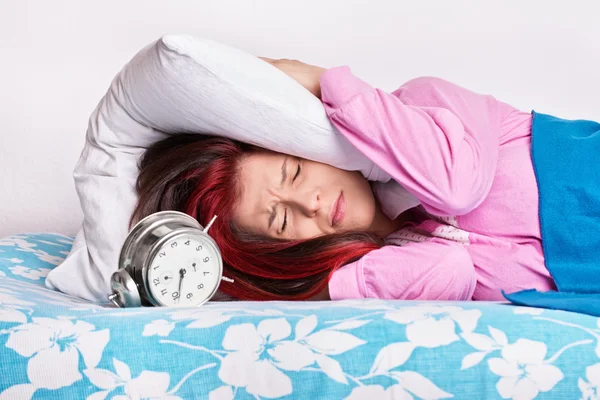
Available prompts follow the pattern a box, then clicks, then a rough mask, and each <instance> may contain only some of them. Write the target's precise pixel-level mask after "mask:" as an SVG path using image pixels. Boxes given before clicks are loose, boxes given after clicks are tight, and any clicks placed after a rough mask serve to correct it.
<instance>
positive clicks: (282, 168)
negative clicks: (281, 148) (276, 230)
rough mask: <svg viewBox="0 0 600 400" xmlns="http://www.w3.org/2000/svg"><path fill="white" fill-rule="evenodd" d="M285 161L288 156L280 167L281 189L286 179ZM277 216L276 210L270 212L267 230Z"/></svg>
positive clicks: (286, 157)
mask: <svg viewBox="0 0 600 400" xmlns="http://www.w3.org/2000/svg"><path fill="white" fill-rule="evenodd" d="M287 159H288V156H285V158H284V159H283V165H282V166H281V183H280V185H281V187H283V184H284V183H285V180H286V179H287ZM276 216H277V208H274V209H273V211H272V212H271V215H270V216H269V228H268V229H271V225H273V221H274V220H275V217H276Z"/></svg>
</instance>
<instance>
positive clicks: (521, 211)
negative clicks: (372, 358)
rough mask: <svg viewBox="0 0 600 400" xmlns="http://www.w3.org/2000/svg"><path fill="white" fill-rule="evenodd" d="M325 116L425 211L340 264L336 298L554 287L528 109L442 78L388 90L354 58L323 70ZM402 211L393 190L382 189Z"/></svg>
mask: <svg viewBox="0 0 600 400" xmlns="http://www.w3.org/2000/svg"><path fill="white" fill-rule="evenodd" d="M321 93H322V101H323V104H324V106H325V109H326V112H327V115H328V116H329V118H330V120H331V121H332V123H333V124H334V125H335V126H336V127H337V128H338V129H339V130H340V131H341V133H342V134H343V135H344V136H345V137H346V138H347V139H348V140H350V142H352V143H353V144H354V146H356V147H357V148H358V149H359V150H360V151H361V152H362V153H364V154H365V155H366V156H367V157H369V158H370V159H371V160H372V161H374V162H375V163H376V164H377V165H378V166H379V167H381V168H382V169H383V170H385V171H386V172H387V173H389V174H390V175H391V176H392V177H393V179H395V180H396V181H397V182H398V183H400V184H401V185H402V186H404V187H405V188H406V190H408V191H409V192H410V193H411V194H413V195H414V196H415V197H416V198H417V199H418V200H419V201H420V202H421V205H422V208H424V210H425V211H426V212H427V213H428V218H426V219H425V220H424V221H421V222H419V223H417V224H412V225H410V224H409V225H404V226H403V227H402V228H401V229H399V230H398V231H396V232H395V233H393V234H392V235H390V236H389V237H388V238H386V245H385V246H384V247H382V248H381V249H378V250H375V251H372V252H370V253H368V254H367V255H366V256H364V257H362V258H361V259H360V260H358V261H356V262H353V263H351V264H348V265H345V266H343V267H342V268H340V269H338V270H337V271H335V272H334V273H333V275H332V277H331V279H330V281H329V294H330V297H331V299H332V300H337V299H347V298H363V297H371V298H384V299H407V300H413V299H422V300H471V299H473V300H505V299H504V297H503V296H502V293H501V290H504V291H505V292H506V293H512V292H515V291H519V290H522V289H538V290H540V291H547V290H556V287H555V285H554V283H553V280H552V278H551V276H550V273H549V272H548V270H547V269H546V267H545V265H544V256H543V252H542V246H541V236H540V226H539V220H538V191H537V184H536V179H535V175H534V171H533V165H532V160H531V155H530V150H531V121H532V116H531V114H530V113H528V112H523V111H520V110H517V109H515V108H514V107H512V106H510V105H508V104H506V103H503V102H501V101H498V100H496V99H495V98H494V97H492V96H490V95H482V94H477V93H474V92H472V91H469V90H467V89H464V88H462V87H460V86H457V85H455V84H453V83H450V82H448V81H445V80H443V79H440V78H434V77H420V78H416V79H413V80H410V81H408V82H406V83H405V84H404V85H402V86H401V87H400V88H398V89H397V90H395V91H394V92H392V93H386V92H385V91H382V90H380V89H375V88H373V87H371V86H370V85H369V84H367V83H366V82H364V81H362V80H361V79H359V78H357V77H356V76H354V75H353V74H352V73H351V71H350V69H349V68H348V67H345V66H344V67H336V68H332V69H329V70H327V71H326V72H324V73H323V75H322V76H321ZM375 195H376V197H377V198H378V200H379V202H380V204H381V206H382V210H383V212H384V213H385V214H386V215H387V216H388V217H390V218H396V217H397V216H398V215H399V213H400V212H401V210H400V211H399V210H397V209H395V208H394V204H395V203H396V204H398V199H396V200H395V199H394V193H393V192H386V191H385V190H379V191H376V192H375Z"/></svg>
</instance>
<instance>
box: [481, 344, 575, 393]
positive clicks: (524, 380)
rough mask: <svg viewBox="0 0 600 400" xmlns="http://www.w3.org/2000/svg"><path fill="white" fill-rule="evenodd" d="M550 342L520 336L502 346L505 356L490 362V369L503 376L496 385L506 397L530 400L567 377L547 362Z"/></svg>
mask: <svg viewBox="0 0 600 400" xmlns="http://www.w3.org/2000/svg"><path fill="white" fill-rule="evenodd" d="M546 352H547V348H546V344H544V343H542V342H536V341H532V340H529V339H519V340H517V341H516V342H515V343H514V344H508V345H506V346H504V348H503V349H502V353H501V354H502V358H492V359H490V360H489V361H488V364H489V367H490V370H491V371H492V372H493V373H494V374H496V375H499V376H501V377H502V378H501V379H500V380H499V381H498V383H497V384H496V387H497V388H498V392H499V393H500V395H501V396H502V398H504V399H519V400H530V399H534V398H535V397H537V395H538V393H539V392H548V391H549V390H551V389H552V388H553V387H554V386H555V385H556V384H557V383H558V382H559V381H560V380H561V379H563V378H564V375H563V373H562V372H561V370H560V369H558V368H557V367H555V366H554V365H550V364H548V363H546V362H545V361H544V358H545V357H546Z"/></svg>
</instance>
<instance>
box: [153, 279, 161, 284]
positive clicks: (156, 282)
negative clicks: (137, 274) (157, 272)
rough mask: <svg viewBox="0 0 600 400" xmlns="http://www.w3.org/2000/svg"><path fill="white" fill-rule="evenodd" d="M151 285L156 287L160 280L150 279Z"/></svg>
mask: <svg viewBox="0 0 600 400" xmlns="http://www.w3.org/2000/svg"><path fill="white" fill-rule="evenodd" d="M152 283H154V286H156V285H158V284H159V283H160V279H159V278H154V279H152Z"/></svg>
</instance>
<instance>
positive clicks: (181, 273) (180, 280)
mask: <svg viewBox="0 0 600 400" xmlns="http://www.w3.org/2000/svg"><path fill="white" fill-rule="evenodd" d="M183 271H184V269H183V268H181V269H180V270H179V289H177V291H178V292H179V297H178V298H177V303H179V301H180V300H181V286H182V283H183V278H184V277H185V272H183Z"/></svg>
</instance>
